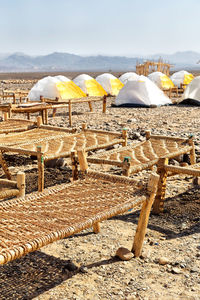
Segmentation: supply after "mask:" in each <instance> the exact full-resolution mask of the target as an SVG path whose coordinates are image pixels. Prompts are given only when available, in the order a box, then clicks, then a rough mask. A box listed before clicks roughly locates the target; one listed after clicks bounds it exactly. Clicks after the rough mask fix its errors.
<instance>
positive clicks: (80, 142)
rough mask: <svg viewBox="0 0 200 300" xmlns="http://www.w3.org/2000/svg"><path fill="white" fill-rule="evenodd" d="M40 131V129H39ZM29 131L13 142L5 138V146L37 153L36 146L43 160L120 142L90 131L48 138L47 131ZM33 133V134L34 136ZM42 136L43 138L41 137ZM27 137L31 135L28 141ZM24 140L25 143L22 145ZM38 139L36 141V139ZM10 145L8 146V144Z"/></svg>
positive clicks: (113, 135) (109, 134) (117, 138)
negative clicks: (43, 155) (81, 149)
mask: <svg viewBox="0 0 200 300" xmlns="http://www.w3.org/2000/svg"><path fill="white" fill-rule="evenodd" d="M40 130H41V129H40ZM40 130H38V129H33V130H31V133H29V132H27V133H26V134H25V133H24V134H23V133H21V134H18V137H19V139H18V140H17V141H16V142H14V141H13V137H6V143H7V144H6V146H10V147H14V146H15V148H18V149H23V150H29V151H37V146H41V147H42V152H43V153H44V154H45V158H47V157H53V156H58V157H59V155H62V154H63V155H65V154H66V153H67V155H70V153H71V151H73V150H77V149H78V148H84V149H86V151H88V150H94V149H96V148H101V146H102V147H103V146H104V145H106V146H109V145H112V144H113V143H119V142H121V139H119V137H118V136H116V135H115V134H111V133H95V132H90V131H88V132H87V131H83V132H80V133H77V134H71V135H69V134H64V135H63V134H60V133H58V134H57V135H54V132H53V134H52V136H49V131H48V134H47V130H46V131H45V130H44V129H42V130H41V131H40ZM34 132H35V134H34ZM42 134H43V136H44V137H42ZM28 135H31V136H30V138H29V139H28V138H27V137H28ZM25 138H26V140H27V142H26V143H23V141H24V139H25ZM36 138H38V139H36ZM3 142H4V139H3V138H2V139H0V146H4V145H5V144H3ZM9 143H10V144H9ZM16 146H17V147H16Z"/></svg>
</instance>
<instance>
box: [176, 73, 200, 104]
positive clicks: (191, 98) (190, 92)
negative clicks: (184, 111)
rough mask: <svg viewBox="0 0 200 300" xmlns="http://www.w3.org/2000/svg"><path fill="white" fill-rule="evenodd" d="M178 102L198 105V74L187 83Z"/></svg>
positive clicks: (199, 101) (199, 94)
mask: <svg viewBox="0 0 200 300" xmlns="http://www.w3.org/2000/svg"><path fill="white" fill-rule="evenodd" d="M180 103H185V104H195V105H200V76H198V77H195V78H194V79H193V80H192V81H191V82H190V84H188V86H187V87H186V89H185V91H184V94H183V97H182V101H181V102H180Z"/></svg>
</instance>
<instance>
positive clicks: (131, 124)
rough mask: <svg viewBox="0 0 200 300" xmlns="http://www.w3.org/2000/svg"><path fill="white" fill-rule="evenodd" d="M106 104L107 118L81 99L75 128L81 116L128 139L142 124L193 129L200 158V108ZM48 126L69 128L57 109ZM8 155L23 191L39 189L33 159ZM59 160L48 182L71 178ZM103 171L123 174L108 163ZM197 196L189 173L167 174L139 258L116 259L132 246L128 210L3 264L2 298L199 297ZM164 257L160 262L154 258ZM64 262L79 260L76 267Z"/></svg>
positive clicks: (140, 132) (157, 129) (179, 131)
mask: <svg viewBox="0 0 200 300" xmlns="http://www.w3.org/2000/svg"><path fill="white" fill-rule="evenodd" d="M33 84H34V82H27V84H26V81H23V83H19V81H17V83H16V81H15V80H12V82H9V81H8V82H6V83H4V84H3V85H4V88H5V87H8V88H9V89H11V88H13V89H15V88H17V87H20V88H24V89H27V88H30V87H31V85H33ZM22 85H23V86H22ZM112 102H114V99H113V98H110V99H109V100H108V108H107V113H106V115H103V114H102V113H101V109H102V106H101V104H100V103H95V105H94V113H89V112H88V111H89V108H88V107H87V104H81V105H79V106H78V105H76V106H74V108H73V111H74V113H73V118H72V120H73V124H74V126H76V127H79V126H81V124H82V123H83V122H85V121H87V124H88V127H91V128H98V129H105V130H112V131H115V130H116V131H120V130H121V129H122V128H124V127H126V128H128V131H129V136H130V142H132V143H138V142H139V141H141V140H143V139H144V132H145V130H147V129H150V130H151V131H152V132H154V133H158V134H167V135H179V136H183V137H184V136H188V135H189V134H194V137H195V144H196V154H197V160H200V147H199V146H200V145H199V141H200V133H199V113H200V108H198V107H189V106H170V107H160V108H152V109H145V108H115V107H111V103H112ZM36 115H37V114H36ZM36 115H35V116H36ZM50 124H53V125H59V126H68V117H67V115H66V112H64V113H63V111H62V110H59V111H58V114H57V116H56V117H55V118H54V119H52V118H50ZM7 159H8V163H9V166H10V169H11V171H12V173H17V171H18V170H24V171H25V172H26V178H27V193H30V192H32V191H35V190H37V168H36V164H35V162H34V161H32V160H31V159H30V158H25V157H23V156H19V157H17V158H16V157H14V156H7ZM65 162H66V166H65V167H64V168H61V169H51V168H46V169H45V186H46V187H47V186H51V185H54V184H58V183H61V182H66V181H67V180H69V177H70V175H71V171H70V169H69V167H68V165H67V164H68V161H67V160H66V161H65ZM174 163H176V164H177V162H175V161H174ZM91 167H92V168H94V169H99V166H95V165H93V166H91ZM103 169H104V170H106V171H108V172H111V173H115V174H120V172H121V170H120V169H117V168H111V169H110V167H108V166H103ZM149 174H150V171H143V172H141V173H139V174H136V175H134V176H135V177H137V178H140V179H142V180H147V178H148V176H149ZM1 175H3V174H2V173H1ZM199 196H200V195H199V186H196V187H194V186H193V185H192V177H190V176H180V177H177V176H176V177H170V178H169V180H168V185H167V192H166V201H165V212H164V213H163V214H161V215H160V216H155V215H152V216H151V217H150V220H149V226H148V230H147V235H146V238H145V242H144V246H143V254H142V257H140V258H137V259H135V258H133V259H132V260H130V261H126V262H123V261H120V260H118V259H117V258H116V257H115V252H116V250H117V249H118V248H119V247H120V246H123V247H127V248H128V249H131V247H132V242H133V236H134V234H135V229H136V226H137V220H138V213H132V212H131V211H130V212H127V213H126V214H124V215H120V216H117V217H115V218H112V219H111V220H107V221H105V222H103V223H102V224H101V233H99V234H93V233H92V229H91V230H85V231H83V232H81V233H79V234H77V235H75V236H73V237H70V238H67V239H63V240H60V241H58V242H55V243H53V244H50V245H48V246H46V247H43V248H42V249H41V250H40V251H37V252H34V253H31V254H29V255H27V256H25V257H23V258H21V259H18V260H16V261H13V262H11V263H9V264H7V265H5V266H1V272H0V294H1V297H0V299H38V300H43V299H48V300H50V299H52V300H54V299H56V300H57V299H74V300H75V299H76V300H79V299H80V300H82V299H84V300H85V299H92V300H93V299H127V300H128V299H129V300H130V299H146V300H148V299H149V300H150V299H166V300H171V299H181V300H185V299H188V300H189V299H200V217H199V206H200V200H199ZM163 258H165V261H166V262H167V263H166V264H165V265H161V264H160V263H159V259H163ZM69 260H70V261H72V262H73V263H74V264H75V265H77V267H78V268H77V269H76V270H73V267H74V265H73V264H72V266H71V264H69V262H68V261H69ZM70 266H71V267H70ZM69 269H70V270H69ZM74 269H75V268H74Z"/></svg>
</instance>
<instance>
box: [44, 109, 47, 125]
mask: <svg viewBox="0 0 200 300" xmlns="http://www.w3.org/2000/svg"><path fill="white" fill-rule="evenodd" d="M44 116H45V124H46V125H47V124H48V109H45V110H44Z"/></svg>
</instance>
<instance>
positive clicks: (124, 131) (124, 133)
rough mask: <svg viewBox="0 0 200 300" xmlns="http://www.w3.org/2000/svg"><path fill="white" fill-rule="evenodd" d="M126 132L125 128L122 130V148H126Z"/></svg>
mask: <svg viewBox="0 0 200 300" xmlns="http://www.w3.org/2000/svg"><path fill="white" fill-rule="evenodd" d="M127 131H128V130H127V129H126V128H123V129H122V138H123V139H124V142H122V146H124V147H126V146H127V139H128V134H127Z"/></svg>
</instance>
